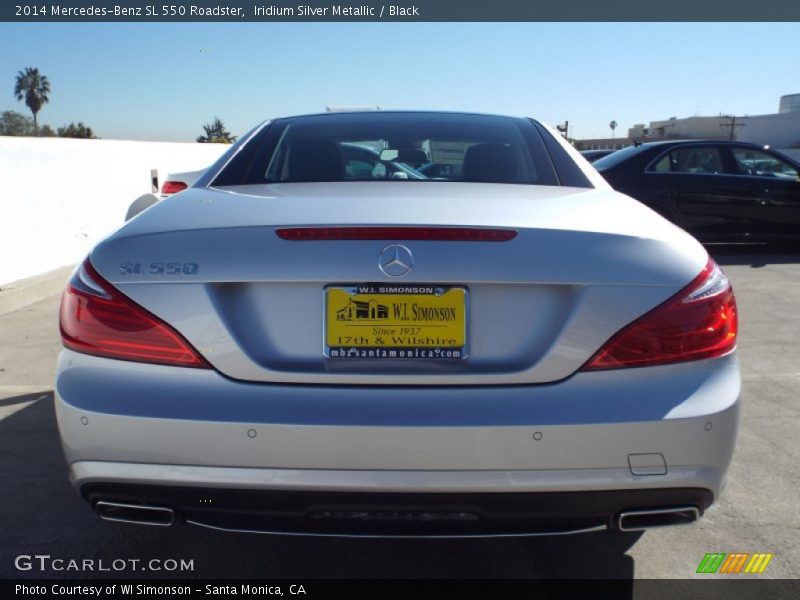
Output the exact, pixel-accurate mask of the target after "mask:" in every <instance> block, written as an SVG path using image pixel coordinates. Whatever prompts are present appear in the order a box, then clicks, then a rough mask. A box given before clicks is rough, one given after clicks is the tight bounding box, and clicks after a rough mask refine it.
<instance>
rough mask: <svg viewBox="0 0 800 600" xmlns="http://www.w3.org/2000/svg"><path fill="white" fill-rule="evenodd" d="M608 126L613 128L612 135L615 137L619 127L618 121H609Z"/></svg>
mask: <svg viewBox="0 0 800 600" xmlns="http://www.w3.org/2000/svg"><path fill="white" fill-rule="evenodd" d="M608 126H609V127H610V128H611V137H612V138H613V137H614V130H615V129H616V128H617V122H616V121H611V123H609V124H608Z"/></svg>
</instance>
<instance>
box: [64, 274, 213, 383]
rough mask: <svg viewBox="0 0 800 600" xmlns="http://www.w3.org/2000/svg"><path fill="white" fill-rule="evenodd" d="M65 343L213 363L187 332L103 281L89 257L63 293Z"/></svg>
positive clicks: (141, 357) (165, 360)
mask: <svg viewBox="0 0 800 600" xmlns="http://www.w3.org/2000/svg"><path fill="white" fill-rule="evenodd" d="M59 322H60V325H61V340H62V341H63V343H64V346H66V347H67V348H70V349H71V350H75V351H76V352H83V353H85V354H93V355H95V356H103V357H106V358H115V359H118V360H133V361H138V362H147V363H157V364H162V365H172V366H177V367H196V368H201V369H209V368H211V367H210V365H209V364H208V363H207V362H206V361H205V360H203V358H202V357H201V356H200V355H199V354H198V352H197V351H196V350H195V349H194V348H192V346H191V344H189V342H188V341H186V340H185V339H184V338H183V336H182V335H181V334H180V333H178V332H177V331H175V330H174V329H173V328H172V327H170V326H169V325H167V324H166V323H165V322H163V321H162V320H161V319H159V318H158V317H156V316H155V315H153V314H151V313H150V312H148V311H147V310H145V309H144V308H142V307H141V306H139V305H138V304H136V303H135V302H134V301H133V300H131V299H130V298H128V297H127V296H125V295H124V294H122V293H121V292H120V291H119V290H117V289H116V288H115V287H114V286H112V285H111V284H110V283H108V282H107V281H105V280H104V279H103V278H102V277H100V275H99V274H98V273H97V271H95V270H94V268H93V267H92V265H91V263H90V262H89V260H88V259H87V260H86V261H85V262H84V263H83V264H82V265H81V266H80V267H79V268H78V270H77V271H76V272H75V274H74V275H73V277H72V279H71V280H70V282H69V283H68V284H67V289H65V290H64V295H63V296H62V298H61V311H60V318H59Z"/></svg>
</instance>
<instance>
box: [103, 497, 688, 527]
mask: <svg viewBox="0 0 800 600" xmlns="http://www.w3.org/2000/svg"><path fill="white" fill-rule="evenodd" d="M94 510H95V512H96V513H97V515H98V516H99V517H100V518H101V519H104V520H106V521H114V522H117V523H136V524H138V525H155V526H159V527H169V526H170V525H173V524H174V523H175V522H176V518H175V511H174V510H173V509H172V508H170V507H168V506H153V505H147V504H127V503H123V502H111V501H108V500H99V501H98V502H96V503H95V505H94ZM699 518H700V511H699V510H698V508H697V507H696V506H674V507H669V508H659V509H649V510H644V509H643V510H626V511H623V512H621V513H619V515H617V517H616V519H615V524H616V526H617V527H616V528H617V529H618V530H619V531H643V530H645V529H653V528H657V527H669V526H674V525H690V524H692V523H694V522H695V521H697V520H698V519H699ZM564 533H573V532H564Z"/></svg>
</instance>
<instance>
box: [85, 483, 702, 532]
mask: <svg viewBox="0 0 800 600" xmlns="http://www.w3.org/2000/svg"><path fill="white" fill-rule="evenodd" d="M81 492H82V494H83V496H84V498H85V499H86V500H87V501H88V502H89V503H90V504H92V505H93V506H95V507H96V510H98V513H99V514H102V515H105V518H110V520H119V521H128V522H139V521H136V520H132V518H133V519H135V518H136V517H135V516H133V514H132V513H126V512H125V511H124V510H123V511H120V512H118V513H115V512H113V511H111V510H109V508H108V507H109V506H112V507H125V506H131V507H135V506H147V507H168V508H170V509H171V510H172V511H173V513H174V516H173V518H172V520H171V521H166V520H161V522H159V523H158V524H162V525H166V524H171V523H172V522H181V523H189V524H192V525H199V526H202V527H208V528H211V529H221V530H225V531H240V532H256V533H271V534H283V535H316V536H347V537H497V536H509V537H510V536H531V535H563V534H570V533H586V532H591V531H601V530H614V529H617V528H618V522H619V516H620V515H621V514H623V513H625V512H627V511H631V510H659V509H666V508H674V507H686V508H688V507H691V508H695V509H696V510H697V515H696V516H699V515H701V514H702V513H703V512H704V511H705V509H706V508H707V507H708V506H709V505H710V504H711V502H712V501H713V497H712V494H711V492H710V491H709V490H704V489H699V488H677V489H667V490H664V489H651V490H605V491H597V492H593V493H591V494H589V493H585V492H544V493H542V492H520V493H513V494H500V493H463V492H462V493H384V492H381V493H375V492H362V493H358V492H319V491H315V492H306V491H265V490H254V489H230V488H227V489H220V488H216V487H213V488H199V487H181V486H155V485H147V486H145V485H129V484H122V485H120V484H104V483H88V484H86V485H84V486H83V487H82V488H81ZM98 503H100V504H101V505H103V506H98ZM696 516H693V517H692V518H693V519H694V518H696ZM145 518H154V517H153V516H152V515H146V517H145ZM155 519H160V516H157V517H155ZM151 524H153V523H151Z"/></svg>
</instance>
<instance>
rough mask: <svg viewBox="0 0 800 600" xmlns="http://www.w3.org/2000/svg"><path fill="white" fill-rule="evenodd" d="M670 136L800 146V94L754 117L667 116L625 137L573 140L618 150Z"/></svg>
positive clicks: (633, 129)
mask: <svg viewBox="0 0 800 600" xmlns="http://www.w3.org/2000/svg"><path fill="white" fill-rule="evenodd" d="M669 139H684V140H692V139H703V140H732V141H739V142H751V143H754V144H760V145H764V146H772V147H773V148H800V94H788V95H786V96H782V97H781V99H780V103H779V110H778V112H777V113H774V114H767V115H754V116H743V117H740V116H733V115H720V116H717V117H699V116H696V117H686V118H683V119H678V118H677V117H670V118H669V119H666V120H662V121H651V122H650V125H649V126H648V127H645V125H644V124H643V123H640V124H637V125H634V126H633V127H631V128H630V129H629V130H628V135H627V137H624V138H616V139H614V138H600V139H588V140H576V146H577V147H578V148H579V149H580V150H600V149H606V148H608V149H619V148H621V147H625V146H629V145H630V144H632V143H634V142H652V141H657V140H669Z"/></svg>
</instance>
